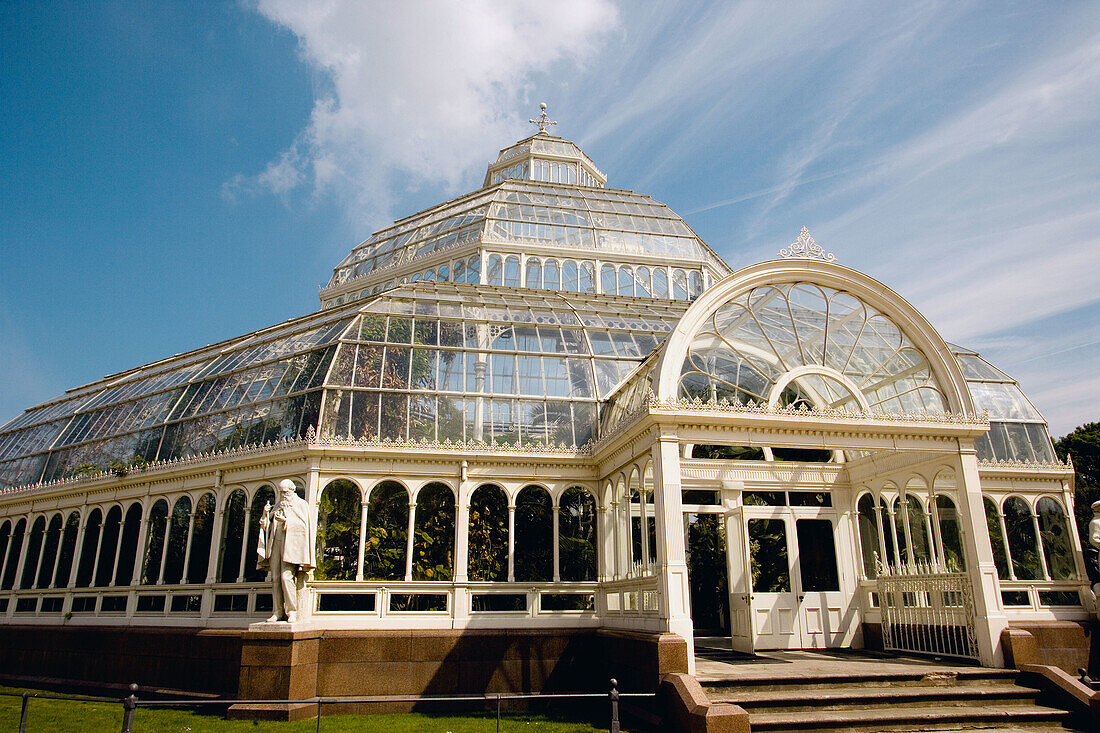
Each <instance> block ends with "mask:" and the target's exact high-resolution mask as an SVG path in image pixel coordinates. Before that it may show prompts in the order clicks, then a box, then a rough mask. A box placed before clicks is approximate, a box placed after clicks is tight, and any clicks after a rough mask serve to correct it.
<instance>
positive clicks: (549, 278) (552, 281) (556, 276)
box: [542, 258, 561, 290]
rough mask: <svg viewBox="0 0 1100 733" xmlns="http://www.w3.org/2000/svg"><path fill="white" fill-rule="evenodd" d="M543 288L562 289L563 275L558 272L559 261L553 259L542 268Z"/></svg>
mask: <svg viewBox="0 0 1100 733" xmlns="http://www.w3.org/2000/svg"><path fill="white" fill-rule="evenodd" d="M542 286H543V287H544V288H546V289H547V290H558V289H560V288H561V273H560V272H559V271H558V261H557V260H555V259H553V258H551V259H549V260H547V261H546V264H545V265H543V268H542Z"/></svg>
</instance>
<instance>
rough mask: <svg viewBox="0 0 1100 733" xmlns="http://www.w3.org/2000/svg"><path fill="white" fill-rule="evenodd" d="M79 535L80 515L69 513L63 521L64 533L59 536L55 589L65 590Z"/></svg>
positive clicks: (54, 578) (54, 580) (71, 569)
mask: <svg viewBox="0 0 1100 733" xmlns="http://www.w3.org/2000/svg"><path fill="white" fill-rule="evenodd" d="M78 534H80V514H79V513H78V512H70V513H69V518H68V519H66V520H65V531H64V532H63V533H62V536H61V548H60V549H59V550H58V557H57V572H56V573H55V574H54V577H53V585H54V587H55V588H67V587H68V585H69V576H70V575H71V574H72V571H73V559H74V558H75V556H76V538H77V535H78Z"/></svg>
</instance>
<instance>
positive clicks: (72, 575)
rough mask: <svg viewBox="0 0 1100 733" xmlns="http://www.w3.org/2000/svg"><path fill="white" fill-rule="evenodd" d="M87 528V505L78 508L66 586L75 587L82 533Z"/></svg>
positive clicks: (82, 543)
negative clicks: (74, 542) (78, 512)
mask: <svg viewBox="0 0 1100 733" xmlns="http://www.w3.org/2000/svg"><path fill="white" fill-rule="evenodd" d="M87 529H88V507H87V505H85V506H83V507H81V508H80V523H79V524H77V530H76V546H75V547H74V548H73V564H72V567H70V568H69V582H68V584H66V586H65V587H66V588H74V587H76V574H77V571H78V570H79V569H80V556H81V554H82V551H83V549H84V535H85V532H86V531H87Z"/></svg>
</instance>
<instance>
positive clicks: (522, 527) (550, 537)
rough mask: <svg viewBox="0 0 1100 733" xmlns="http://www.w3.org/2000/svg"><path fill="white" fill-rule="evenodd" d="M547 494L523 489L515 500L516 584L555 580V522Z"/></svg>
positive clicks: (527, 488)
mask: <svg viewBox="0 0 1100 733" xmlns="http://www.w3.org/2000/svg"><path fill="white" fill-rule="evenodd" d="M552 512H553V503H552V502H551V501H550V492H548V491H547V490H546V489H544V488H542V487H541V486H526V487H524V488H523V490H522V491H520V492H519V495H518V496H517V497H516V542H515V552H516V559H515V577H516V580H517V581H520V582H526V581H529V580H533V581H545V580H553V579H554V519H553V513H552Z"/></svg>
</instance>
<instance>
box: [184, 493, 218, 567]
mask: <svg viewBox="0 0 1100 733" xmlns="http://www.w3.org/2000/svg"><path fill="white" fill-rule="evenodd" d="M217 507H218V504H217V501H215V499H214V495H213V494H211V493H209V492H207V493H205V494H203V495H202V496H201V497H199V501H198V503H197V504H196V505H195V522H194V523H195V526H194V527H193V528H192V529H191V556H190V557H189V558H188V563H187V580H186V582H188V583H205V582H206V572H207V571H208V570H209V569H210V542H211V540H212V539H213V537H214V513H215V512H216V510H217Z"/></svg>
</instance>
